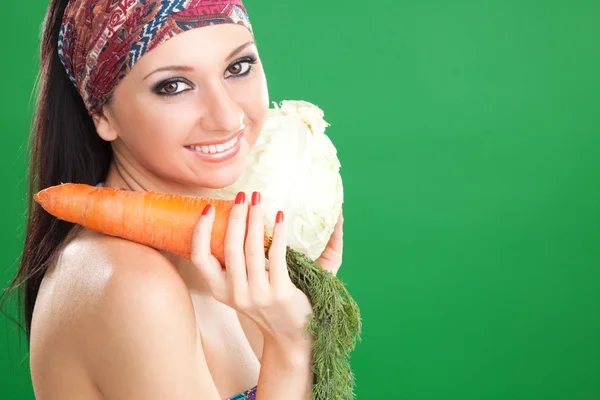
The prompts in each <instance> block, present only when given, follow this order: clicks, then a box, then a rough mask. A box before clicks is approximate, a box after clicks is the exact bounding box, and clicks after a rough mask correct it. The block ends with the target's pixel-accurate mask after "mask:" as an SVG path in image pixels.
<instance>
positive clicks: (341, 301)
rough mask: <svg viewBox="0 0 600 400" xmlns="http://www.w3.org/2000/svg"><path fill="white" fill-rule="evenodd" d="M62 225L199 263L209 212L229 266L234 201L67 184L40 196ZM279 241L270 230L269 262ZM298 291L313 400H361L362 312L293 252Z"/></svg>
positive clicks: (290, 259)
mask: <svg viewBox="0 0 600 400" xmlns="http://www.w3.org/2000/svg"><path fill="white" fill-rule="evenodd" d="M34 200H35V201H36V202H37V203H39V204H40V205H41V206H42V207H43V208H44V209H45V210H46V211H47V212H48V213H50V214H52V215H54V216H55V217H57V218H59V219H62V220H65V221H68V222H72V223H76V224H80V225H82V226H85V227H88V228H90V229H93V230H96V231H99V232H103V233H106V234H108V235H112V236H118V237H122V238H124V239H129V240H132V241H135V242H138V243H142V244H145V245H148V246H151V247H154V248H156V249H160V250H166V251H169V252H172V253H175V254H179V255H181V256H183V257H186V258H188V259H189V258H191V257H190V256H191V247H192V236H193V231H194V227H195V225H196V223H197V221H198V219H199V218H200V216H201V214H202V211H203V209H204V207H205V206H206V205H207V204H212V205H213V206H214V207H215V210H216V218H215V223H214V226H213V230H212V236H211V241H210V244H211V251H212V253H213V255H214V256H215V257H216V258H217V259H218V260H219V261H220V262H221V265H225V263H224V258H225V257H224V242H225V234H226V232H227V222H228V220H229V213H230V212H231V209H232V207H233V205H234V202H233V200H222V199H213V198H201V197H192V196H183V195H179V194H171V193H158V192H153V191H147V192H136V191H122V190H117V189H111V188H106V187H95V186H90V185H86V184H77V183H64V184H61V185H57V186H51V187H49V188H46V189H44V190H41V191H39V192H38V193H36V194H35V195H34ZM270 240H271V238H270V237H269V236H268V234H267V230H266V227H265V239H264V242H265V256H266V255H267V254H266V252H267V248H268V246H269V243H270ZM286 262H287V267H288V271H289V273H290V278H291V280H292V282H293V283H294V285H296V287H298V288H299V289H300V290H302V292H304V293H305V294H306V296H307V297H308V299H309V300H310V302H311V304H312V307H313V313H312V315H311V316H310V319H309V323H308V325H307V329H306V331H307V333H308V334H310V335H312V336H313V337H314V341H313V348H312V360H313V361H312V362H313V365H312V371H313V375H314V382H313V388H312V398H313V400H342V399H343V400H348V399H353V398H354V391H353V387H354V375H353V373H352V370H351V368H350V361H349V359H350V353H351V351H352V350H354V348H355V346H356V342H357V340H359V337H360V331H361V321H360V310H359V308H358V305H357V304H356V302H355V301H354V300H353V299H352V297H351V296H350V294H349V293H348V291H347V290H346V288H345V287H344V284H343V283H342V282H341V281H340V280H339V279H338V278H337V277H335V276H334V275H332V274H331V273H329V272H328V271H326V270H324V269H323V268H321V267H320V266H319V265H318V264H316V263H315V262H314V261H313V260H311V259H309V258H308V257H306V256H305V255H304V254H302V253H300V252H298V251H296V250H294V249H292V248H290V247H289V246H288V247H287V249H286Z"/></svg>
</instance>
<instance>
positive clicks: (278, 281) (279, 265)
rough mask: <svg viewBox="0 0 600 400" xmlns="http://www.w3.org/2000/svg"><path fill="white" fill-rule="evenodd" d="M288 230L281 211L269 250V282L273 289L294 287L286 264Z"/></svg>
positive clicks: (278, 214)
mask: <svg viewBox="0 0 600 400" xmlns="http://www.w3.org/2000/svg"><path fill="white" fill-rule="evenodd" d="M286 246H287V239H286V229H285V221H284V215H283V211H279V212H278V213H277V216H276V218H275V226H274V227H273V239H272V241H271V247H270V248H269V278H270V279H269V280H270V283H271V286H272V287H279V288H283V287H285V286H288V285H290V284H291V285H293V283H292V280H291V279H290V274H289V272H288V268H287V262H286Z"/></svg>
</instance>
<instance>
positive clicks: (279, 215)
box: [275, 211, 283, 223]
mask: <svg viewBox="0 0 600 400" xmlns="http://www.w3.org/2000/svg"><path fill="white" fill-rule="evenodd" d="M275 222H276V223H280V222H283V211H277V216H276V217H275Z"/></svg>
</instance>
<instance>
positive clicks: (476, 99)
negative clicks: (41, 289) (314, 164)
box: [0, 0, 600, 400]
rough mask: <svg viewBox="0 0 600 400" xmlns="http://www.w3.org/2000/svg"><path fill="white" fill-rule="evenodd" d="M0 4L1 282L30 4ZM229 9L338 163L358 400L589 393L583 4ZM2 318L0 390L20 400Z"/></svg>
mask: <svg viewBox="0 0 600 400" xmlns="http://www.w3.org/2000/svg"><path fill="white" fill-rule="evenodd" d="M4 3H6V4H4V5H3V7H4V13H3V15H4V17H3V21H4V22H3V24H2V25H1V26H0V30H1V33H0V35H1V37H3V38H4V40H3V41H2V42H3V44H2V47H3V51H2V63H1V65H0V71H1V73H0V75H1V76H2V79H3V85H2V86H3V88H4V89H6V90H4V91H3V95H2V96H1V97H0V104H1V107H0V110H1V113H0V118H1V119H0V124H1V128H2V129H1V133H0V138H1V140H2V145H1V146H0V173H1V174H2V175H1V177H2V182H1V185H2V188H3V189H2V192H3V195H2V197H1V199H2V200H1V207H2V210H3V213H2V217H1V219H2V222H1V226H2V229H1V230H0V234H1V237H0V250H1V251H0V278H1V282H2V285H5V284H6V283H7V282H8V281H9V279H10V278H11V276H12V274H13V273H14V271H15V267H16V261H17V259H18V256H19V251H20V249H21V245H22V240H23V229H22V228H23V222H24V214H23V213H24V210H25V208H24V205H25V194H24V193H25V192H24V188H25V185H24V181H23V179H24V177H25V172H24V171H25V166H26V164H25V159H24V157H23V154H24V144H25V140H26V135H27V131H28V128H29V124H30V115H31V111H32V106H31V103H30V98H31V91H32V88H33V84H34V76H35V74H36V69H37V65H38V64H37V51H38V50H37V46H38V35H39V26H40V23H41V21H42V18H43V15H44V12H45V7H46V1H42V0H34V1H28V2H14V1H11V2H4ZM246 6H247V8H248V11H249V13H250V18H251V20H252V22H253V24H254V28H255V33H256V38H257V41H258V45H259V50H260V51H261V56H262V58H263V61H264V63H265V65H266V70H267V77H268V79H269V85H270V94H271V99H272V100H273V101H280V100H284V99H295V100H297V99H302V100H307V101H311V102H313V103H316V104H318V105H319V106H320V107H321V108H323V109H324V111H325V116H326V119H327V120H328V121H329V122H330V123H331V127H330V128H328V133H329V135H330V137H331V138H332V140H333V142H334V144H335V145H336V146H337V148H338V151H339V157H340V160H341V162H342V174H343V175H342V176H343V178H344V183H345V193H346V197H345V199H346V202H345V206H344V210H345V216H346V223H345V256H344V257H345V258H344V260H345V263H344V266H343V268H342V269H341V271H340V276H341V277H342V278H343V279H344V280H345V281H346V282H347V284H348V287H349V289H350V290H351V292H352V294H353V296H354V297H355V298H356V300H357V301H358V302H359V304H360V305H361V309H362V313H363V318H364V335H363V342H362V343H360V344H359V346H358V348H357V350H356V352H355V353H354V357H353V366H354V370H355V373H356V378H357V386H356V390H357V395H358V398H359V399H383V398H386V399H387V398H389V399H407V400H408V399H410V400H420V399H461V400H470V399H473V400H475V399H477V400H480V399H503V400H504V399H515V400H516V399H545V400H547V399H557V400H558V399H560V400H565V399H569V400H584V399H585V400H588V399H589V400H591V399H600V189H599V181H600V159H599V150H600V109H599V108H600V74H599V71H600V50H599V49H600V48H599V46H598V43H599V39H600V23H598V19H599V17H600V3H599V2H598V1H596V0H590V1H584V0H573V1H570V2H566V1H561V2H558V1H549V0H546V1H514V0H511V1H507V0H502V1H501V0H497V1H485V2H483V1H475V0H471V1H469V0H458V1H453V2H444V1H433V0H420V1H404V2H399V1H389V0H386V1H378V2H369V3H367V2H357V1H345V2H324V1H317V0H307V1H303V2H292V1H276V2H274V1H263V0H261V1H250V0H246ZM25 7H27V9H25ZM13 307H14V305H12V303H11V305H9V307H8V311H11V310H13V309H14V308H13ZM1 321H2V323H1V324H0V337H1V339H2V340H0V391H1V392H2V394H1V395H0V398H2V399H28V398H33V394H32V389H31V383H30V377H29V374H28V364H27V358H26V355H27V353H26V348H25V346H24V342H23V341H21V344H19V340H18V336H17V332H16V330H15V328H14V326H13V325H12V324H11V323H10V322H8V321H6V320H5V319H3V320H1Z"/></svg>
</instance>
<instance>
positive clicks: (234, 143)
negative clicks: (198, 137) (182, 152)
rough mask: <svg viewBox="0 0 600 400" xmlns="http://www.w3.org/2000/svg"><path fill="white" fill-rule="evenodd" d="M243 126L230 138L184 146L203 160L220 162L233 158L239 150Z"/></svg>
mask: <svg viewBox="0 0 600 400" xmlns="http://www.w3.org/2000/svg"><path fill="white" fill-rule="evenodd" d="M244 130H245V127H244V128H242V129H240V130H239V131H237V132H236V133H234V136H233V137H232V138H226V139H224V140H219V141H212V142H202V143H197V144H192V145H188V146H185V148H186V149H188V150H189V151H192V152H193V153H194V154H195V155H196V156H198V157H199V158H200V159H202V160H204V161H209V162H221V161H225V160H229V159H230V158H233V157H234V156H235V155H236V154H237V153H238V152H239V150H240V148H241V145H242V138H243V136H244Z"/></svg>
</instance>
